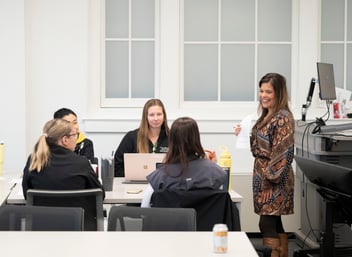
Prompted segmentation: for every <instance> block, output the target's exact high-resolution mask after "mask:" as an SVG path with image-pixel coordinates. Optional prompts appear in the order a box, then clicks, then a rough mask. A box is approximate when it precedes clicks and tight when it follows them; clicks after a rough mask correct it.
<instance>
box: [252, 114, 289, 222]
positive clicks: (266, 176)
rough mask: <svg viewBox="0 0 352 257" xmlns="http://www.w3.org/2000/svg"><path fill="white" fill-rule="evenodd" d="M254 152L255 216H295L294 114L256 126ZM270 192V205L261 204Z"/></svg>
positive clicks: (253, 137)
mask: <svg viewBox="0 0 352 257" xmlns="http://www.w3.org/2000/svg"><path fill="white" fill-rule="evenodd" d="M251 151H252V154H253V156H254V158H255V160H254V169H253V185H252V186H253V202H254V212H255V213H257V214H258V215H287V214H292V213H293V207H294V206H293V197H294V194H293V193H294V176H293V169H292V161H293V155H294V118H293V115H292V113H291V112H289V111H287V110H280V111H279V112H277V113H276V114H275V115H273V117H272V118H271V119H270V121H263V122H261V123H259V124H256V125H255V126H254V127H253V129H252V135H251ZM269 188H272V191H273V195H272V197H271V198H270V199H269V200H268V201H267V202H262V200H261V194H262V191H263V190H265V189H269Z"/></svg>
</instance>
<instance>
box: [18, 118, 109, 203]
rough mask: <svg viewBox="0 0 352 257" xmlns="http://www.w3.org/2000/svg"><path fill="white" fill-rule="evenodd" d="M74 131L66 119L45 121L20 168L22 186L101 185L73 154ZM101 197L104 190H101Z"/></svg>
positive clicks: (85, 163) (83, 160) (85, 162)
mask: <svg viewBox="0 0 352 257" xmlns="http://www.w3.org/2000/svg"><path fill="white" fill-rule="evenodd" d="M78 137H79V132H78V130H77V129H76V128H75V127H74V126H73V125H72V124H71V123H70V122H68V121H66V120H63V119H53V120H50V121H48V122H47V123H46V124H45V126H44V128H43V134H42V135H41V136H40V137H39V139H38V141H37V143H36V144H35V146H34V149H33V152H32V154H31V155H30V156H29V158H28V160H27V163H26V166H25V167H24V170H23V180H22V188H23V195H24V197H25V198H26V196H27V195H26V194H27V190H28V189H47V190H73V189H89V188H101V189H102V190H103V192H104V189H103V186H102V185H101V183H100V182H99V180H98V177H97V174H96V173H95V172H94V170H93V168H92V166H91V164H90V162H89V160H88V159H87V158H86V157H84V156H80V155H77V154H76V153H74V150H75V147H76V140H77V138H78ZM104 196H105V193H104Z"/></svg>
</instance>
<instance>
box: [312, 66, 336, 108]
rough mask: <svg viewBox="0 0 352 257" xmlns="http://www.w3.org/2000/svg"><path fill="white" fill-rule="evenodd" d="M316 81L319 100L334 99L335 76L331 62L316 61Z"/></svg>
mask: <svg viewBox="0 0 352 257" xmlns="http://www.w3.org/2000/svg"><path fill="white" fill-rule="evenodd" d="M317 70H318V82H319V91H320V92H319V97H320V99H321V100H330V101H332V100H335V99H336V90H335V78H334V67H333V65H332V64H331V63H323V62H318V63H317Z"/></svg>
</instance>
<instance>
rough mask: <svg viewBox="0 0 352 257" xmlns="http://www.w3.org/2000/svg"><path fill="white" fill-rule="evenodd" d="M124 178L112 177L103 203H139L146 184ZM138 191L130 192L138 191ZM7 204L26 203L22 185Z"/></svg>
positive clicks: (236, 199) (238, 200)
mask: <svg viewBox="0 0 352 257" xmlns="http://www.w3.org/2000/svg"><path fill="white" fill-rule="evenodd" d="M123 181H124V178H114V187H113V191H106V192H105V199H104V204H126V203H141V202H142V199H143V191H144V189H145V188H146V186H147V184H124V183H123ZM139 190H141V192H139V193H137V194H136V193H130V192H135V191H139ZM230 195H231V199H232V201H233V202H235V203H236V204H237V206H238V208H239V210H240V203H241V202H242V199H243V197H242V196H241V195H240V194H238V193H237V192H235V191H231V192H230ZM7 204H26V201H25V199H24V197H23V194H22V185H21V184H16V186H15V187H14V188H13V190H12V191H11V193H10V195H9V197H8V198H7Z"/></svg>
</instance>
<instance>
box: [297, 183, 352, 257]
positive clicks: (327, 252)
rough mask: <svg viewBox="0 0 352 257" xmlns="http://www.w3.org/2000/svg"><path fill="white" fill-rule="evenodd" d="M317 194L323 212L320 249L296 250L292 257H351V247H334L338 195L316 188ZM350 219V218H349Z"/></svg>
mask: <svg viewBox="0 0 352 257" xmlns="http://www.w3.org/2000/svg"><path fill="white" fill-rule="evenodd" d="M317 192H318V193H319V194H320V196H321V202H322V210H323V211H325V212H324V215H323V218H322V223H321V224H322V228H321V232H320V247H319V248H312V249H303V250H298V251H296V252H295V253H294V255H293V256H294V257H308V256H316V257H318V256H320V257H340V256H341V257H342V256H352V246H346V247H341V246H339V247H335V233H334V231H333V224H334V216H335V215H334V214H335V212H334V210H336V209H337V208H339V206H338V200H339V199H338V198H339V197H340V196H341V195H339V194H338V193H336V194H335V193H332V192H331V191H330V190H326V189H324V188H318V189H317ZM350 218H351V217H350Z"/></svg>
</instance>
